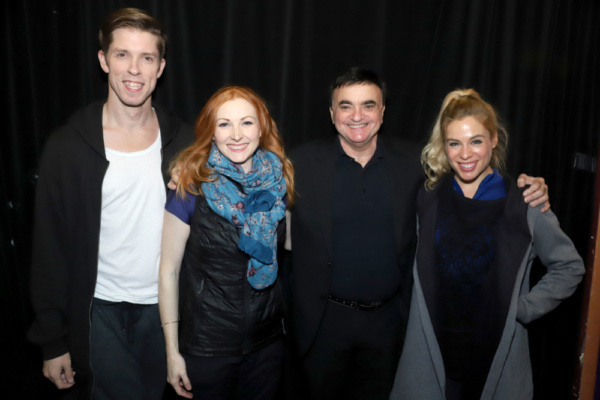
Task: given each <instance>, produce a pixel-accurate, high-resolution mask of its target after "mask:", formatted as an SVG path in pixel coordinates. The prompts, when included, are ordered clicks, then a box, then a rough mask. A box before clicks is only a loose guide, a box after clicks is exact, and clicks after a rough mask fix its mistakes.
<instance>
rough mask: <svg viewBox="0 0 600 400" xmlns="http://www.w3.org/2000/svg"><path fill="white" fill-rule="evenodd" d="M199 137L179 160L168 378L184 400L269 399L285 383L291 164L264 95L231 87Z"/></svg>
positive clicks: (169, 252) (168, 222) (205, 112)
mask: <svg viewBox="0 0 600 400" xmlns="http://www.w3.org/2000/svg"><path fill="white" fill-rule="evenodd" d="M195 133H196V140H195V142H194V143H193V144H192V145H191V146H190V147H189V148H187V149H185V150H184V151H183V152H182V153H181V154H180V155H179V156H178V157H177V159H176V160H175V161H174V164H173V165H177V168H179V169H180V173H179V182H178V184H177V190H176V191H174V192H171V193H170V194H169V197H168V199H167V205H166V211H165V218H164V226H163V239H162V255H161V263H160V275H159V307H160V315H161V321H162V327H163V331H164V335H165V343H166V352H167V370H168V377H167V380H168V382H169V383H170V384H171V385H172V386H173V388H174V389H175V391H176V392H177V394H179V395H180V396H183V397H186V398H210V399H238V398H244V399H255V398H261V399H269V398H273V397H274V396H275V391H276V388H277V383H278V381H279V376H280V371H281V363H282V359H283V350H282V324H281V318H282V303H281V295H280V293H281V291H280V288H279V283H278V280H277V247H278V237H283V234H280V235H278V232H280V233H281V232H283V231H284V226H283V224H280V222H281V221H282V220H283V218H284V215H285V209H286V206H287V205H288V204H291V203H292V202H293V199H294V179H293V173H294V171H293V167H292V164H291V162H290V161H289V160H288V159H287V157H286V156H285V152H284V150H283V142H282V140H281V137H280V136H279V133H278V131H277V126H276V125H275V122H274V121H273V119H272V118H271V116H270V114H269V112H268V110H267V107H266V106H265V103H264V101H263V100H262V99H261V98H260V97H259V96H258V95H257V94H256V93H255V92H253V91H252V90H251V89H249V88H247V87H243V86H226V87H224V88H222V89H220V90H218V91H217V92H216V93H215V94H214V95H213V96H212V97H211V98H210V99H209V100H208V102H207V103H206V105H205V106H204V108H203V109H202V111H201V112H200V115H199V117H198V120H197V121H196V126H195Z"/></svg>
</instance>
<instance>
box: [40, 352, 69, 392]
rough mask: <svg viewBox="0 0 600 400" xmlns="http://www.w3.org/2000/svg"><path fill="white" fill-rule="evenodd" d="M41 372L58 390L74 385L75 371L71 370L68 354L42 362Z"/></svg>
mask: <svg viewBox="0 0 600 400" xmlns="http://www.w3.org/2000/svg"><path fill="white" fill-rule="evenodd" d="M42 372H43V373H44V376H45V377H46V378H48V379H50V381H51V382H52V383H54V384H55V385H56V387H57V388H59V389H68V388H70V387H71V386H73V385H74V384H75V379H74V377H75V371H73V369H72V368H71V354H70V353H65V354H63V355H62V356H58V357H56V358H53V359H51V360H44V367H43V368H42Z"/></svg>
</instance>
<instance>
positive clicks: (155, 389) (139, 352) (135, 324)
mask: <svg viewBox="0 0 600 400" xmlns="http://www.w3.org/2000/svg"><path fill="white" fill-rule="evenodd" d="M90 360H91V365H92V371H93V374H94V386H93V391H92V398H93V399H94V400H118V399H127V400H133V399H139V400H152V399H156V400H159V399H161V398H162V396H163V392H164V390H165V386H166V382H167V361H166V356H165V342H164V337H163V333H162V329H161V327H160V317H159V314H158V305H157V304H152V305H143V304H131V303H124V302H123V303H112V302H108V301H104V300H100V299H94V303H93V305H92V326H91V331H90Z"/></svg>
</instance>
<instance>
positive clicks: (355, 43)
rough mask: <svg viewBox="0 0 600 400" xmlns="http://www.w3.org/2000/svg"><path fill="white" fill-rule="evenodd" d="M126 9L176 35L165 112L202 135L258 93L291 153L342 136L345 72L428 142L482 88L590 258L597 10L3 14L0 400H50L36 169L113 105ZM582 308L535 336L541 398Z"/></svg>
mask: <svg viewBox="0 0 600 400" xmlns="http://www.w3.org/2000/svg"><path fill="white" fill-rule="evenodd" d="M124 6H135V7H140V8H143V9H146V10H148V11H149V12H151V13H152V14H153V15H155V16H157V17H158V18H159V19H160V20H162V21H163V22H164V23H165V24H166V26H167V30H168V32H169V43H168V46H167V47H168V50H167V67H166V70H165V74H164V75H163V77H162V78H161V80H160V81H159V85H158V89H157V92H156V95H155V98H156V99H158V100H159V101H160V102H162V103H164V104H165V105H167V106H168V107H169V108H170V109H171V110H173V111H174V112H175V113H177V114H178V115H180V116H181V117H182V118H183V119H184V120H186V121H188V122H190V123H193V122H194V120H195V116H196V115H197V113H198V112H199V110H200V108H201V107H202V105H203V103H204V101H205V100H206V99H207V98H208V97H209V96H210V94H211V93H212V92H214V91H215V90H216V89H217V88H219V87H220V86H222V85H224V84H228V83H238V84H244V85H248V86H250V87H252V88H254V89H255V90H257V91H258V92H259V93H260V94H261V95H262V96H263V97H264V98H265V99H266V100H267V102H268V104H269V106H270V109H271V111H272V113H273V115H274V117H275V120H276V121H277V122H278V125H279V127H280V130H281V132H282V134H283V137H284V140H285V142H286V145H287V146H288V148H292V147H294V146H296V145H298V144H300V143H303V142H305V141H307V140H309V139H311V138H316V137H321V136H323V135H332V134H334V131H333V129H332V128H331V123H330V121H329V114H328V110H327V108H328V103H327V96H328V93H327V87H328V85H329V83H330V81H331V80H332V79H333V78H334V77H335V76H336V75H337V74H338V73H339V72H340V71H342V70H344V69H346V68H348V67H350V66H354V65H359V66H363V67H367V68H371V69H374V70H376V71H378V72H379V73H380V74H381V76H382V78H383V79H384V80H386V82H387V84H388V104H387V110H386V115H385V123H384V126H383V129H382V134H384V135H395V136H400V137H404V138H407V139H412V140H415V141H419V142H423V140H424V139H425V137H426V135H427V132H428V131H429V130H430V128H431V126H432V122H433V119H434V117H435V114H436V111H437V110H438V108H439V105H440V103H441V100H442V98H443V96H444V95H445V93H446V92H448V91H450V90H452V89H454V88H456V87H474V88H476V89H477V90H478V91H479V92H480V93H481V94H482V96H483V97H484V98H486V99H487V100H488V101H490V102H491V103H492V104H494V105H495V106H496V107H497V108H498V110H499V111H500V114H501V115H502V116H503V118H504V120H505V122H506V124H507V126H508V128H509V133H510V135H511V145H510V147H509V160H508V165H509V172H510V173H511V174H513V175H516V174H517V173H519V172H527V173H529V174H532V175H536V176H544V177H545V178H546V180H547V182H548V183H549V185H550V192H551V199H552V208H553V210H554V212H555V213H556V214H557V215H558V217H559V219H560V221H561V224H562V226H563V229H564V230H565V231H566V232H567V233H568V234H569V235H570V236H571V237H572V238H573V240H574V241H575V243H576V246H577V248H578V249H579V251H580V253H581V254H582V255H583V256H584V259H585V258H586V255H587V249H588V245H589V243H588V240H589V235H590V220H591V216H592V213H591V211H592V196H593V182H594V180H593V178H594V176H593V173H591V172H586V171H581V170H577V169H574V168H573V166H572V165H573V159H574V156H575V154H576V153H582V154H587V155H589V156H593V157H597V155H598V149H599V145H600V140H599V139H600V135H599V133H598V126H599V125H598V122H599V120H600V116H599V114H600V62H599V61H600V59H599V50H598V49H599V47H600V2H598V1H596V0H571V1H568V0H526V1H523V0H497V1H491V0H490V1H484V0H387V1H384V0H381V1H378V0H344V1H333V0H332V1H327V0H304V1H300V0H298V1H294V0H264V1H258V0H256V1H252V0H196V1H192V0H189V1H184V0H180V1H178V0H170V1H160V0H147V1H143V0H130V1H120V0H112V1H111V0H96V1H92V0H62V1H60V0H40V1H33V0H29V1H28V0H4V2H3V5H2V8H3V16H2V17H1V18H2V21H3V26H2V32H3V33H4V35H3V38H2V40H3V51H4V60H5V61H4V62H2V63H0V73H1V76H2V79H3V80H4V83H3V84H2V95H3V97H4V100H5V101H4V102H3V104H5V105H4V106H3V107H1V108H0V109H1V111H0V112H1V113H2V114H0V115H1V116H2V121H3V122H4V123H6V124H7V125H4V128H3V129H2V133H1V134H0V179H1V180H0V199H1V201H2V203H1V204H2V208H1V211H0V223H1V225H0V226H1V231H0V239H1V245H0V263H1V265H0V307H1V308H0V312H1V313H0V315H1V317H0V329H1V330H2V332H3V337H5V338H6V339H5V340H4V341H3V343H2V344H3V349H2V358H1V360H2V364H3V367H2V370H0V371H1V373H0V376H1V377H2V378H1V379H2V382H3V384H2V385H1V386H0V396H2V397H3V398H11V399H12V398H24V399H35V398H42V397H44V398H49V397H52V396H53V395H54V392H53V391H52V390H50V389H51V388H50V384H49V383H47V382H45V380H44V379H42V378H41V373H40V368H41V361H40V354H39V352H38V350H37V349H36V348H35V347H34V346H32V345H30V344H28V343H27V342H26V340H25V331H26V329H27V327H28V326H29V324H30V323H31V318H32V315H31V311H30V308H29V302H28V274H29V262H30V252H31V246H30V237H31V226H32V217H33V216H32V196H33V193H34V189H35V181H36V168H37V159H38V157H39V155H40V152H41V149H42V147H43V144H44V142H45V140H46V138H47V137H48V135H49V134H50V132H51V131H52V130H53V129H54V128H56V127H58V126H59V125H61V124H62V123H64V122H65V121H66V119H67V118H68V116H69V115H70V114H71V113H72V112H73V111H74V110H75V109H77V108H79V107H81V106H82V105H84V104H86V103H89V102H90V101H92V100H95V99H99V98H103V97H104V96H105V95H106V90H107V89H106V88H107V84H106V79H105V77H104V74H103V73H102V71H101V70H100V68H99V66H98V61H97V56H96V53H97V51H98V47H99V46H98V41H97V31H98V28H99V26H100V23H101V21H102V18H103V16H105V15H106V14H108V13H109V12H111V11H113V10H115V9H117V8H120V7H124ZM580 303H581V295H580V294H579V295H576V296H575V297H574V298H572V299H570V300H569V301H567V302H566V303H565V304H563V305H562V306H561V307H560V308H559V309H558V310H557V311H556V312H554V313H552V314H551V315H549V316H547V317H544V318H542V319H541V320H540V321H538V322H536V323H534V324H532V327H531V328H532V329H531V330H532V335H531V336H532V338H531V343H532V358H533V363H534V375H535V383H536V398H539V399H566V398H568V393H569V392H570V390H571V389H570V388H569V384H570V381H571V374H572V371H573V367H574V365H575V363H576V361H577V355H576V347H577V344H576V342H577V329H578V319H579V308H580ZM5 395H6V396H8V397H5Z"/></svg>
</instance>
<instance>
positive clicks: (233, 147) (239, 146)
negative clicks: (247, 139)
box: [227, 143, 248, 151]
mask: <svg viewBox="0 0 600 400" xmlns="http://www.w3.org/2000/svg"><path fill="white" fill-rule="evenodd" d="M227 147H229V149H230V150H232V151H243V150H245V149H246V147H248V143H244V144H228V145H227Z"/></svg>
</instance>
